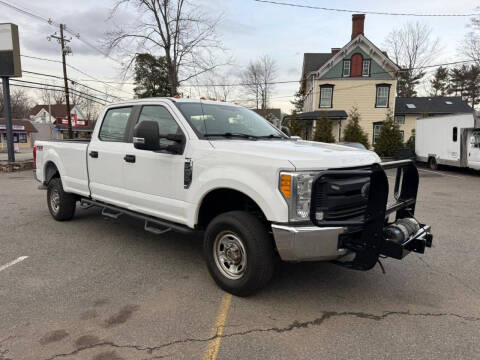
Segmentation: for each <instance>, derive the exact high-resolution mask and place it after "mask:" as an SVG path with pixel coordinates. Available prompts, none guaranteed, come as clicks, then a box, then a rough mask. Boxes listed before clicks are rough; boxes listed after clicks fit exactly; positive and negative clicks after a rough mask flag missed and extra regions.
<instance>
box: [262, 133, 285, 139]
mask: <svg viewBox="0 0 480 360" xmlns="http://www.w3.org/2000/svg"><path fill="white" fill-rule="evenodd" d="M257 137H258V138H259V139H286V137H284V136H282V135H275V134H270V135H262V136H257Z"/></svg>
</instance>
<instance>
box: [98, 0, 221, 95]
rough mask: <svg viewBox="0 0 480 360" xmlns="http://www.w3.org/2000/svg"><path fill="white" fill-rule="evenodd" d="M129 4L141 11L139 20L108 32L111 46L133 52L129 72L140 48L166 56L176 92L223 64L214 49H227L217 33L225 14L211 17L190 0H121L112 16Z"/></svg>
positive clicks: (173, 89) (171, 84) (170, 82)
mask: <svg viewBox="0 0 480 360" xmlns="http://www.w3.org/2000/svg"><path fill="white" fill-rule="evenodd" d="M129 4H131V5H134V6H135V7H136V9H137V11H138V13H139V15H140V16H139V18H141V20H139V24H135V26H134V27H131V28H122V27H120V28H117V29H116V30H115V31H113V32H111V33H109V34H107V45H108V46H109V48H110V49H114V48H118V49H121V48H123V49H124V50H126V52H127V53H128V54H130V55H129V62H128V64H127V65H126V67H125V69H124V70H125V72H128V70H129V69H130V67H131V65H132V63H133V61H134V60H135V54H136V52H139V51H141V52H145V53H151V54H157V55H161V56H165V61H166V64H167V68H168V79H169V86H170V94H171V95H172V96H173V95H176V94H177V93H178V88H179V86H180V85H181V84H182V83H184V82H186V81H187V80H190V79H192V78H194V77H196V76H198V75H199V74H203V73H206V72H208V71H211V70H213V69H215V68H217V67H218V66H220V64H219V63H218V62H217V61H216V57H214V56H213V51H214V50H216V49H217V50H218V49H222V50H223V48H222V47H221V43H220V41H219V40H218V39H217V38H216V35H215V32H216V27H217V25H218V23H219V21H220V19H221V17H218V18H211V17H209V16H207V15H206V14H205V13H204V12H203V11H202V9H201V8H200V6H197V5H194V4H193V3H192V2H190V1H187V0H118V1H117V3H116V5H115V7H114V10H113V12H112V16H114V15H115V12H116V11H117V10H118V9H119V7H120V6H122V5H126V6H127V5H129ZM132 48H133V49H132Z"/></svg>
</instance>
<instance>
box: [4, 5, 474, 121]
mask: <svg viewBox="0 0 480 360" xmlns="http://www.w3.org/2000/svg"><path fill="white" fill-rule="evenodd" d="M5 1H6V2H9V3H11V4H15V5H17V6H19V7H23V8H26V9H29V10H32V12H34V13H36V14H39V15H41V16H44V17H46V18H51V19H53V20H54V21H56V22H62V23H66V24H67V26H68V27H70V28H72V29H74V30H75V31H77V32H78V33H80V35H81V37H82V38H83V39H85V40H87V41H89V42H90V43H93V44H95V45H97V46H98V47H100V46H101V43H102V40H103V39H104V36H105V33H106V32H107V31H109V30H112V29H113V28H114V27H115V25H116V24H117V25H118V24H124V23H131V22H134V21H135V19H136V17H137V16H138V14H136V13H135V12H134V11H132V10H131V9H130V10H129V9H123V10H121V11H119V12H118V13H117V15H116V16H115V17H114V18H113V19H109V14H110V11H111V8H112V6H113V4H114V1H110V0H82V1H79V0H62V1H60V0H42V1H37V0H5ZM191 1H192V2H194V3H196V4H197V3H198V4H201V6H203V7H204V8H205V11H206V12H207V13H209V14H211V16H216V15H219V14H223V21H222V23H221V25H220V26H219V28H218V36H219V38H220V39H221V41H222V42H223V45H224V47H225V48H227V49H228V54H229V55H230V56H231V57H232V59H233V60H234V67H233V68H228V69H225V71H229V72H231V73H236V72H238V71H239V70H241V69H242V68H244V67H245V66H246V65H247V64H248V62H249V61H250V60H254V59H256V58H258V57H260V56H262V55H264V54H268V55H269V56H271V57H272V58H274V59H275V60H276V62H277V64H278V80H279V81H282V80H298V79H299V78H300V73H301V68H302V59H303V53H304V52H328V51H330V48H332V47H342V46H343V45H345V44H346V43H347V42H348V41H349V39H350V34H351V14H350V13H345V12H326V11H320V10H312V9H300V8H292V7H284V6H277V5H272V4H265V3H259V2H255V1H253V0H191ZM279 1H281V0H279ZM285 1H287V2H291V3H298V4H307V5H314V6H315V5H316V6H328V7H336V8H343V9H353V10H371V11H385V12H402V13H404V12H412V13H426V12H428V13H440V14H448V13H472V12H475V7H476V6H478V1H473V0H456V1H451V0H450V1H445V0H422V1H418V0H403V1H377V0H364V1H361V2H360V1H353V0H337V1H334V2H332V1H326V0H325V1H324V0H285ZM408 21H422V22H426V23H428V24H429V25H430V26H431V28H432V30H433V35H434V36H435V37H439V38H440V41H441V45H442V47H443V50H442V53H441V54H440V55H439V58H438V62H446V61H454V60H459V59H462V58H463V57H462V56H461V55H460V54H458V51H457V48H458V46H459V44H460V42H461V41H462V39H463V37H464V35H465V33H466V32H468V31H469V29H468V27H467V25H468V24H469V21H470V19H469V18H468V17H458V18H453V17H452V18H451V17H439V18H432V17H422V18H414V17H402V16H381V15H367V16H366V19H365V35H366V36H367V37H368V38H369V39H370V40H371V41H373V43H375V44H376V45H377V46H379V47H380V48H383V44H384V39H385V37H386V35H387V34H388V33H389V32H390V31H391V30H393V29H394V28H397V27H400V26H401V25H402V24H404V23H405V22H408ZM1 22H12V23H15V24H17V25H18V26H19V32H20V47H21V52H22V54H24V55H30V56H38V57H46V58H51V59H58V60H60V50H59V45H58V44H57V43H56V42H49V41H47V36H48V35H50V34H52V33H54V32H55V31H56V29H55V28H54V27H52V26H50V25H48V24H46V23H45V22H42V21H39V20H36V19H34V18H31V17H29V16H27V15H24V14H21V13H19V12H17V11H15V10H12V9H9V8H7V7H5V6H3V5H1V3H0V23H1ZM57 31H58V30H57ZM70 45H71V47H72V50H73V55H72V56H69V57H68V63H69V64H71V65H73V66H75V67H77V68H78V69H80V70H83V71H84V72H85V73H87V74H89V75H92V76H94V77H96V78H98V79H101V80H106V81H115V80H121V77H120V73H121V69H120V65H119V64H118V63H117V62H115V61H113V60H111V59H109V58H106V57H104V56H103V55H102V54H100V53H98V52H97V51H95V50H93V49H91V48H89V47H88V46H86V45H85V44H83V43H82V42H80V41H79V40H77V39H75V38H74V39H73V40H72V42H71V43H70ZM113 56H114V55H113ZM22 67H23V69H24V70H28V71H35V72H45V73H49V74H56V75H61V74H62V68H61V64H58V63H48V62H45V61H40V60H34V59H28V58H22ZM69 77H70V78H72V79H87V78H88V77H87V76H86V75H84V74H79V73H78V72H76V71H73V70H71V69H69ZM232 79H233V78H232ZM24 80H31V81H42V80H40V79H38V78H35V79H34V78H32V77H29V76H26V74H25V76H24ZM85 83H86V84H88V85H90V86H92V87H95V88H97V89H100V90H105V89H107V90H108V91H109V92H110V93H114V94H116V95H118V96H121V97H123V98H129V97H131V96H132V87H133V86H132V85H128V84H127V85H123V86H121V87H119V86H118V85H112V86H115V88H113V87H106V86H105V85H103V84H101V83H94V82H88V83H87V82H85ZM297 89H298V85H297V84H282V85H277V86H276V87H275V93H274V98H275V99H274V100H273V101H272V106H273V107H280V108H282V110H283V111H284V112H287V111H288V112H289V111H290V109H291V105H290V103H289V101H290V100H292V96H293V94H294V93H295V91H296V90H297ZM234 97H237V98H239V99H243V98H244V97H245V96H243V97H242V94H241V93H235V94H234Z"/></svg>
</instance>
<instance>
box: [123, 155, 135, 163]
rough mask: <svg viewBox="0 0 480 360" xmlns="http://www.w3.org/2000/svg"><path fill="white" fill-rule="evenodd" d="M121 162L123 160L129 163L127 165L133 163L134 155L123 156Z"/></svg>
mask: <svg viewBox="0 0 480 360" xmlns="http://www.w3.org/2000/svg"><path fill="white" fill-rule="evenodd" d="M123 160H125V161H126V162H129V163H134V162H135V155H125V157H124V158H123Z"/></svg>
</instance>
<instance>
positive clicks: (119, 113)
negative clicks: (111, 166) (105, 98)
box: [98, 107, 132, 142]
mask: <svg viewBox="0 0 480 360" xmlns="http://www.w3.org/2000/svg"><path fill="white" fill-rule="evenodd" d="M131 112H132V108H131V107H124V108H114V109H110V110H108V111H107V113H106V114H105V117H104V118H103V123H102V127H101V128H100V133H99V135H98V138H99V139H100V140H102V141H116V142H122V141H125V129H126V127H127V123H128V118H129V117H130V113H131Z"/></svg>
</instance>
